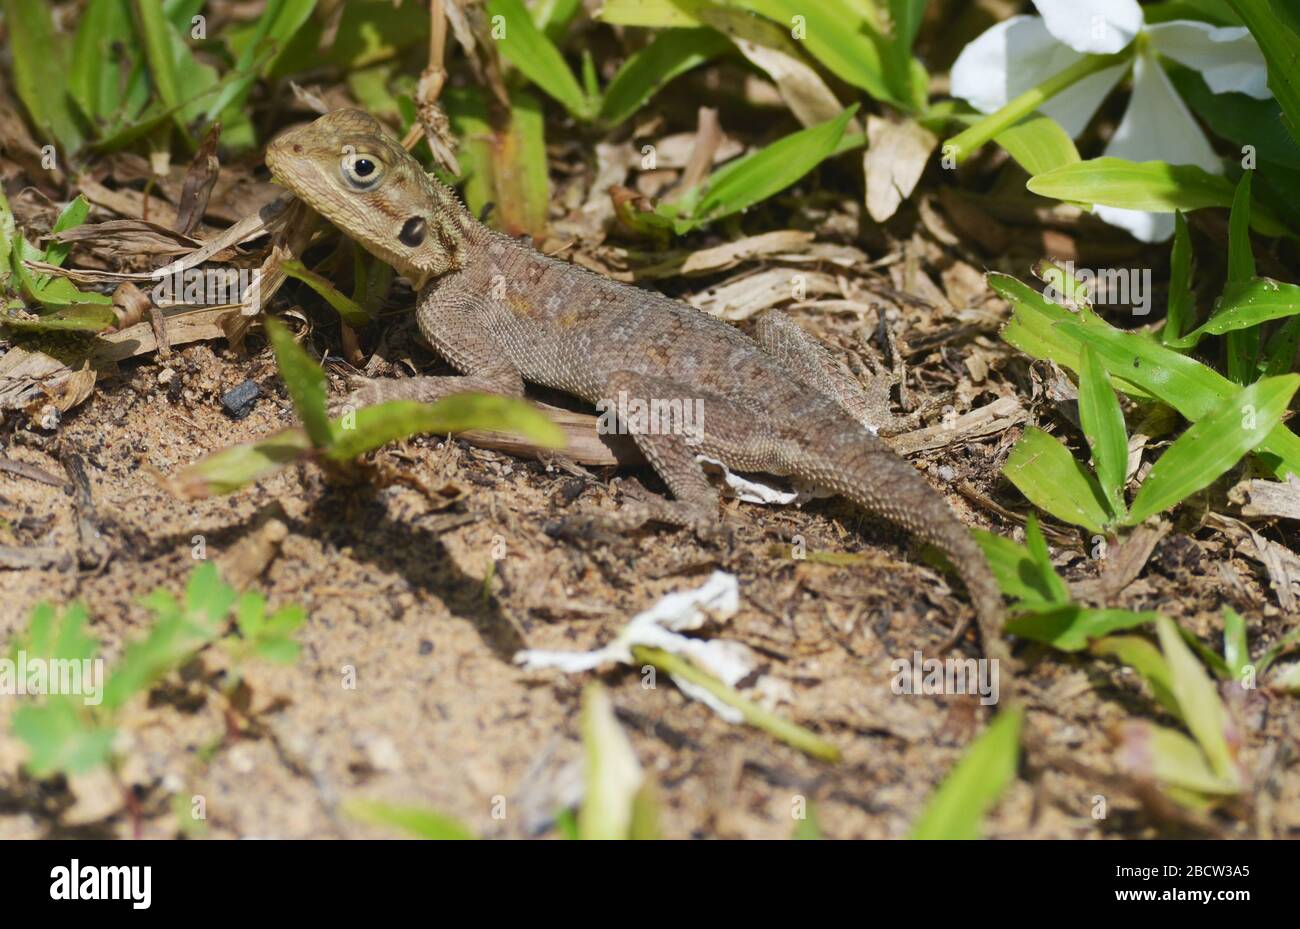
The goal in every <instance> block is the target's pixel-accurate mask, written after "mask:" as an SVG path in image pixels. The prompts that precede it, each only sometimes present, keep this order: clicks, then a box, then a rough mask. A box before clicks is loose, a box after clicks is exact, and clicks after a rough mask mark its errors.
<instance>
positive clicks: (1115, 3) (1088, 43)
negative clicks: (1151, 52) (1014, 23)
mask: <svg viewBox="0 0 1300 929" xmlns="http://www.w3.org/2000/svg"><path fill="white" fill-rule="evenodd" d="M1034 6H1036V7H1038V12H1040V13H1042V14H1043V20H1044V22H1045V23H1046V24H1047V31H1048V32H1050V33H1051V34H1052V35H1054V36H1055V37H1056V38H1057V40H1058V41H1060V42H1064V43H1065V44H1066V45H1068V46H1070V48H1072V49H1074V50H1075V51H1076V52H1085V53H1089V54H1093V55H1109V54H1111V53H1112V52H1117V51H1119V50H1120V49H1122V48H1124V47H1125V46H1126V45H1128V44H1129V43H1130V42H1132V41H1133V38H1134V36H1136V35H1137V34H1138V33H1139V32H1141V31H1142V8H1141V7H1139V6H1138V5H1137V0H1034Z"/></svg>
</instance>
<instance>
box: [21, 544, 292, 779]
mask: <svg viewBox="0 0 1300 929" xmlns="http://www.w3.org/2000/svg"><path fill="white" fill-rule="evenodd" d="M141 603H142V604H143V605H144V606H145V608H146V609H148V610H149V611H150V612H151V613H152V614H153V622H152V624H151V625H150V627H149V631H148V632H147V633H146V634H145V635H144V636H143V637H142V638H139V639H136V640H135V641H133V642H131V643H130V644H128V645H127V647H126V648H125V650H124V651H123V653H122V657H121V658H120V659H119V660H118V661H117V662H116V663H115V664H114V665H113V667H112V669H111V672H110V673H109V674H107V675H102V676H101V677H100V681H99V686H100V687H101V688H102V689H101V690H99V692H98V693H97V694H90V693H82V694H72V693H49V694H48V695H47V696H45V697H44V698H43V699H41V700H40V701H39V702H37V703H33V704H27V705H24V706H22V707H21V708H20V709H19V710H18V711H17V712H16V713H15V714H14V717H13V732H14V735H15V736H16V737H17V738H18V739H19V740H20V741H21V742H23V743H24V744H25V745H26V746H27V750H28V755H29V757H28V760H27V770H28V771H29V772H30V773H31V774H32V776H33V777H49V776H51V775H53V774H58V773H62V774H69V775H70V774H80V773H84V772H87V771H90V770H93V769H95V768H98V767H101V766H105V765H108V766H110V767H114V766H115V765H116V762H117V759H116V757H115V755H114V749H113V743H114V739H115V736H116V733H117V727H118V726H119V725H120V722H119V720H120V716H119V714H120V712H121V711H122V709H123V708H124V707H125V706H126V705H127V704H128V703H129V702H131V701H132V700H133V699H135V698H138V697H141V696H143V695H145V694H148V693H149V692H150V691H152V690H153V689H154V688H155V687H157V686H158V684H159V683H161V682H162V681H163V680H164V679H165V678H167V677H168V676H169V675H171V674H173V673H175V672H176V671H178V670H179V669H180V668H182V667H183V666H184V665H186V664H187V663H188V662H189V661H190V660H192V659H193V658H194V656H195V655H197V654H198V653H199V652H201V651H202V650H203V649H205V648H207V647H208V646H210V645H212V644H214V643H218V642H219V643H221V645H222V647H224V648H226V649H227V650H228V651H229V652H230V653H231V654H232V655H234V656H235V657H236V682H237V681H238V676H239V675H240V674H241V673H242V663H243V662H244V661H246V660H247V659H250V658H252V657H260V658H266V659H269V660H272V661H292V660H293V658H294V657H296V655H297V644H296V643H295V642H293V640H292V638H291V635H292V633H293V631H294V630H295V629H296V628H297V627H298V626H299V625H300V624H301V623H302V621H303V619H304V618H305V613H304V612H303V610H302V608H301V607H298V606H286V607H284V608H282V609H280V610H278V611H277V612H275V613H274V614H272V615H271V616H270V617H267V616H265V600H264V599H263V598H262V596H261V595H260V594H257V593H246V594H244V595H243V596H242V597H240V596H239V594H238V592H237V591H236V590H235V589H234V588H232V587H230V586H229V585H228V584H226V583H225V582H223V581H222V580H221V578H220V576H219V575H218V573H217V569H216V566H215V565H213V564H211V563H204V564H201V565H199V566H198V567H197V568H195V569H194V571H193V573H192V574H191V575H190V579H189V582H188V584H187V585H186V588H185V596H184V598H183V599H181V600H177V599H176V598H175V597H174V596H173V595H172V594H170V593H168V592H167V591H165V590H162V589H159V590H156V591H154V592H153V593H152V594H149V595H148V596H147V597H144V598H143V599H142V600H141ZM232 607H235V614H236V615H235V620H236V629H237V634H231V633H229V631H228V630H229V618H230V612H231V608H232ZM86 622H87V613H86V609H85V607H83V606H81V605H80V604H73V605H72V606H69V607H67V608H66V609H65V610H64V611H63V612H62V613H56V612H55V610H54V609H53V607H51V606H50V605H49V604H40V605H38V606H37V607H36V608H35V609H34V610H33V611H32V616H31V619H30V621H29V624H28V629H27V632H26V634H25V635H23V636H21V637H18V638H17V639H15V640H14V641H13V642H12V643H11V644H10V650H9V653H10V659H9V660H10V661H11V662H16V661H17V660H18V656H19V655H21V656H23V660H25V661H27V662H31V660H32V659H39V660H41V661H42V662H55V661H58V662H74V663H91V662H94V661H96V660H99V661H101V662H102V659H99V658H98V656H99V642H98V640H96V639H95V638H94V637H93V636H91V635H89V634H88V633H87V632H86V628H85V627H86ZM87 666H91V665H87ZM92 667H93V666H92ZM99 667H101V668H102V664H100V665H99ZM80 679H81V680H82V682H83V684H84V683H85V674H84V673H83V674H82V675H81V678H80ZM82 690H83V691H85V690H86V688H85V687H84V686H83V688H82ZM88 697H90V699H87V698H88Z"/></svg>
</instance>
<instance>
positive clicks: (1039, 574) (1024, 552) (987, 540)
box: [973, 513, 1070, 609]
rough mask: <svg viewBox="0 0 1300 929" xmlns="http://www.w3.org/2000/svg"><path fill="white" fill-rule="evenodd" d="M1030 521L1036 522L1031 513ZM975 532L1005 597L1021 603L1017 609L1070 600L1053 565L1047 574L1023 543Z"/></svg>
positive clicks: (988, 533) (1044, 605)
mask: <svg viewBox="0 0 1300 929" xmlns="http://www.w3.org/2000/svg"><path fill="white" fill-rule="evenodd" d="M1030 519H1031V520H1032V519H1034V516H1033V514H1032V513H1031V514H1030ZM973 531H974V533H975V541H976V542H978V543H979V546H980V549H981V550H982V551H983V552H984V558H985V560H987V561H988V563H989V568H990V569H991V570H992V571H993V576H994V577H995V578H996V579H997V582H998V586H999V587H1001V588H1002V592H1003V593H1004V594H1006V595H1007V596H1008V597H1011V598H1012V599H1013V600H1016V601H1018V604H1017V605H1018V606H1025V607H1028V608H1030V609H1035V608H1041V607H1046V606H1051V605H1053V604H1064V603H1066V602H1067V601H1068V600H1069V599H1070V595H1069V591H1068V590H1065V582H1064V581H1062V580H1061V578H1060V576H1059V575H1057V573H1056V571H1055V570H1054V569H1052V568H1051V565H1050V563H1049V565H1048V570H1047V571H1046V572H1044V570H1043V568H1042V566H1041V564H1040V563H1039V561H1038V559H1036V558H1035V557H1034V556H1033V555H1032V554H1031V553H1030V551H1029V549H1028V548H1026V547H1025V546H1023V545H1021V544H1020V543H1018V542H1016V541H1014V540H1013V539H1008V538H1006V537H1005V536H1000V535H997V534H996V533H993V532H989V531H987V530H985V529H975V530H973Z"/></svg>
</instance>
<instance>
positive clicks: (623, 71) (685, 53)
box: [600, 29, 731, 125]
mask: <svg viewBox="0 0 1300 929" xmlns="http://www.w3.org/2000/svg"><path fill="white" fill-rule="evenodd" d="M730 50H731V42H729V41H728V40H727V38H726V37H725V36H723V35H721V34H720V33H718V32H716V31H714V30H713V29H669V30H667V31H665V32H661V33H660V34H659V35H657V36H655V39H654V41H652V42H651V43H650V44H649V45H647V46H646V47H645V48H643V49H641V50H640V51H639V52H637V53H636V54H635V55H632V56H631V57H630V58H628V59H627V61H625V62H623V66H622V67H621V68H619V69H618V73H617V74H615V75H614V78H613V80H611V81H610V82H609V86H608V87H606V88H605V98H604V100H603V101H602V103H601V106H600V118H601V119H602V120H603V121H604V122H606V123H608V124H610V125H618V124H619V123H621V122H623V121H624V120H625V119H627V118H629V117H630V116H631V115H632V114H633V113H635V112H636V111H637V110H638V109H640V108H641V106H642V104H644V103H645V102H646V101H647V100H649V99H650V98H651V97H652V96H654V94H656V93H658V92H659V90H660V89H661V88H663V86H664V85H665V84H667V83H668V82H669V81H671V80H672V79H673V78H675V77H677V76H678V75H681V74H685V73H686V72H687V71H689V70H691V69H692V68H695V67H697V66H699V65H701V64H703V63H704V62H706V61H709V60H710V59H712V58H716V57H718V56H720V55H724V54H726V53H727V52H728V51H730Z"/></svg>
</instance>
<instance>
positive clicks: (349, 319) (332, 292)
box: [280, 258, 370, 329]
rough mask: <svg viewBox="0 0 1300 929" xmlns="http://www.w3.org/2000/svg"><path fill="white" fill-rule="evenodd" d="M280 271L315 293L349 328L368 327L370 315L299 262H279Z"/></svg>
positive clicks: (292, 260) (289, 260)
mask: <svg viewBox="0 0 1300 929" xmlns="http://www.w3.org/2000/svg"><path fill="white" fill-rule="evenodd" d="M280 270H281V271H283V272H284V273H285V274H287V275H289V277H292V278H296V279H297V280H300V281H302V282H303V283H304V284H306V285H307V286H308V287H310V288H311V289H312V290H314V291H316V293H317V294H319V295H320V296H321V297H323V298H324V299H325V302H326V303H328V304H329V305H330V306H332V307H333V308H334V309H335V311H336V312H337V313H338V314H339V316H341V317H343V321H344V322H346V323H347V324H348V325H349V326H352V327H353V328H354V329H360V328H361V327H362V326H366V325H369V323H370V314H368V313H367V312H366V311H365V310H364V309H362V308H361V307H360V306H359V305H358V304H357V303H356V301H354V300H351V299H349V298H348V297H347V296H346V295H345V294H343V293H342V292H341V291H340V290H339V289H338V288H337V287H335V286H334V285H333V283H331V282H330V281H329V280H328V279H326V278H323V277H321V276H320V275H319V274H317V273H316V272H315V271H312V270H311V269H310V268H308V267H306V266H305V265H304V264H303V263H302V262H301V261H299V260H297V259H296V258H294V259H286V260H284V261H281V262H280Z"/></svg>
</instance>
